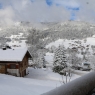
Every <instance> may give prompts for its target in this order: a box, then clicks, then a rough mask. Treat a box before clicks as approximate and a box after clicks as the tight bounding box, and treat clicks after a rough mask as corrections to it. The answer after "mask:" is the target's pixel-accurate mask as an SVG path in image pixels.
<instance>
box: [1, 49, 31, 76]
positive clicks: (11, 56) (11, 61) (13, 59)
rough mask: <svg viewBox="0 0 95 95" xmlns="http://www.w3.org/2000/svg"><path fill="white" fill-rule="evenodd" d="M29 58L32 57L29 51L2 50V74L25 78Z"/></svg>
mask: <svg viewBox="0 0 95 95" xmlns="http://www.w3.org/2000/svg"><path fill="white" fill-rule="evenodd" d="M28 58H32V56H31V55H30V53H29V51H28V50H27V49H6V48H3V49H0V73H2V74H10V75H14V76H19V77H24V76H25V75H26V74H27V67H28Z"/></svg>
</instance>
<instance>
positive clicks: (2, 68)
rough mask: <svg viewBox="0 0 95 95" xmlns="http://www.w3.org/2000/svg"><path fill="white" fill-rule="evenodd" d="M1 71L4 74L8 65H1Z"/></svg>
mask: <svg viewBox="0 0 95 95" xmlns="http://www.w3.org/2000/svg"><path fill="white" fill-rule="evenodd" d="M0 73H2V74H5V73H6V67H5V65H0Z"/></svg>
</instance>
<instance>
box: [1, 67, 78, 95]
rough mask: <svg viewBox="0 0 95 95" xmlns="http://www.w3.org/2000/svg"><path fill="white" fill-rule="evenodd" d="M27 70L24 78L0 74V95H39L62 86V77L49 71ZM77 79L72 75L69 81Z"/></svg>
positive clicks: (76, 76)
mask: <svg viewBox="0 0 95 95" xmlns="http://www.w3.org/2000/svg"><path fill="white" fill-rule="evenodd" d="M28 70H29V74H28V75H27V76H26V77H24V78H21V77H14V76H9V75H3V74H0V95H40V94H42V93H44V92H48V91H50V90H52V89H54V88H56V87H58V86H60V85H62V84H63V83H62V82H61V81H62V77H61V76H60V75H59V74H57V73H53V72H52V71H51V70H50V69H48V70H45V69H33V68H28ZM78 77H80V76H79V75H75V74H73V76H72V78H71V80H74V79H76V78H78ZM64 80H65V77H64Z"/></svg>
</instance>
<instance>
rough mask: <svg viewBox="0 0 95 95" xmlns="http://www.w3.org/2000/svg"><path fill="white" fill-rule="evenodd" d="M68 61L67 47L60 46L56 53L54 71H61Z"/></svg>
mask: <svg viewBox="0 0 95 95" xmlns="http://www.w3.org/2000/svg"><path fill="white" fill-rule="evenodd" d="M66 63H67V60H66V51H65V48H64V47H63V46H59V47H58V49H57V50H56V51H55V55H54V64H53V65H54V67H53V71H54V72H58V73H60V72H61V71H62V70H63V69H64V68H66V67H67V64H66Z"/></svg>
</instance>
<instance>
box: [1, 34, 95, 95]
mask: <svg viewBox="0 0 95 95" xmlns="http://www.w3.org/2000/svg"><path fill="white" fill-rule="evenodd" d="M22 37H23V34H22V33H20V34H19V35H12V36H11V37H10V38H11V40H12V41H11V42H8V43H7V44H9V45H10V46H12V48H15V49H19V48H20V49H21V48H26V43H25V41H26V40H22V41H19V40H15V38H16V39H20V38H22ZM94 40H95V37H94V36H93V37H91V38H87V39H86V42H85V41H84V39H83V40H67V39H59V40H57V41H55V42H52V43H50V44H49V45H47V46H46V48H50V47H51V46H52V45H53V46H55V47H58V46H59V45H64V46H65V48H68V47H72V44H73V45H74V46H76V45H77V46H79V45H80V44H79V43H75V41H80V42H81V45H82V46H85V47H86V46H87V45H89V48H90V50H91V45H95V42H94ZM53 57H54V53H50V52H47V53H46V55H45V60H46V61H47V62H48V63H50V64H47V65H48V67H51V66H52V63H53ZM28 70H29V74H28V75H27V76H25V77H24V78H21V77H14V76H9V75H3V74H0V95H40V94H42V93H45V92H48V91H50V90H52V89H54V88H56V87H58V86H60V85H62V84H63V83H62V81H63V80H64V81H66V77H65V76H63V80H62V76H61V75H59V74H58V73H54V72H52V70H51V69H50V68H47V69H34V68H32V67H29V68H28ZM82 72H83V71H74V73H73V74H72V77H71V80H70V81H72V80H74V79H76V78H79V77H80V76H81V75H83V73H82ZM86 73H88V72H84V74H86ZM68 81H69V78H68Z"/></svg>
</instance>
